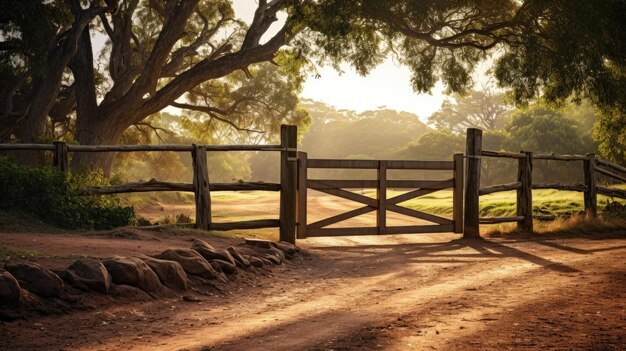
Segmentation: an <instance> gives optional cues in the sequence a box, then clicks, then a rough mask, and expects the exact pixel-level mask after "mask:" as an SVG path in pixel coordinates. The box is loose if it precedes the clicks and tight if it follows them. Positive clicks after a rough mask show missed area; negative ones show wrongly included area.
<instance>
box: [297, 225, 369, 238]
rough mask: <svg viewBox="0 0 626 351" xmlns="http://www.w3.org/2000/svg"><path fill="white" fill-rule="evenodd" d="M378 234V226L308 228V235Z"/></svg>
mask: <svg viewBox="0 0 626 351" xmlns="http://www.w3.org/2000/svg"><path fill="white" fill-rule="evenodd" d="M377 234H378V228H377V227H350V228H321V229H308V230H307V237H318V236H349V235H377Z"/></svg>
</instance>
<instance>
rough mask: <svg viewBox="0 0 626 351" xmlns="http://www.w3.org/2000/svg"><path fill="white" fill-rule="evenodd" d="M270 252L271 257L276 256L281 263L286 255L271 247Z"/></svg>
mask: <svg viewBox="0 0 626 351" xmlns="http://www.w3.org/2000/svg"><path fill="white" fill-rule="evenodd" d="M270 251H271V255H274V256H277V257H278V258H280V260H281V262H282V261H284V260H285V256H286V255H287V254H286V253H284V252H283V251H282V250H279V249H277V248H275V247H272V248H271V249H270ZM289 257H291V256H289Z"/></svg>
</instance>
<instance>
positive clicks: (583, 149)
mask: <svg viewBox="0 0 626 351" xmlns="http://www.w3.org/2000/svg"><path fill="white" fill-rule="evenodd" d="M505 130H506V132H507V133H508V135H509V140H508V146H509V150H515V151H517V150H528V151H533V152H537V153H549V152H554V153H561V154H585V153H587V152H589V151H590V150H592V149H593V146H592V145H593V144H592V142H591V140H589V139H587V140H585V139H584V138H583V136H582V135H581V133H580V132H579V130H578V129H577V128H576V124H575V122H574V121H573V120H571V119H569V118H566V117H565V116H564V115H563V114H562V113H561V112H559V111H555V110H553V109H549V108H547V107H543V106H533V107H530V108H528V109H524V110H519V111H517V112H515V113H513V114H512V115H511V118H510V120H509V121H508V123H507V124H506V127H505Z"/></svg>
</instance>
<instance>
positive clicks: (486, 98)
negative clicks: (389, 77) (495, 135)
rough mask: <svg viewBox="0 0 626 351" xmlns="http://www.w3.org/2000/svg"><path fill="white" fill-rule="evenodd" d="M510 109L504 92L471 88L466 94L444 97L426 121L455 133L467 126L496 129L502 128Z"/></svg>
mask: <svg viewBox="0 0 626 351" xmlns="http://www.w3.org/2000/svg"><path fill="white" fill-rule="evenodd" d="M510 110H511V106H510V105H508V104H507V103H506V102H505V101H504V94H502V93H493V92H490V91H478V90H473V91H471V92H470V93H469V94H468V95H466V96H459V95H456V96H454V98H453V99H446V100H445V101H444V102H443V104H442V105H441V109H439V111H437V112H435V113H433V114H432V115H431V116H430V117H428V122H429V123H430V124H432V125H433V126H435V128H437V129H445V130H449V131H451V132H457V133H463V132H465V130H466V129H467V128H480V129H483V130H496V129H502V127H503V126H504V123H505V122H506V118H507V116H508V113H509V112H510Z"/></svg>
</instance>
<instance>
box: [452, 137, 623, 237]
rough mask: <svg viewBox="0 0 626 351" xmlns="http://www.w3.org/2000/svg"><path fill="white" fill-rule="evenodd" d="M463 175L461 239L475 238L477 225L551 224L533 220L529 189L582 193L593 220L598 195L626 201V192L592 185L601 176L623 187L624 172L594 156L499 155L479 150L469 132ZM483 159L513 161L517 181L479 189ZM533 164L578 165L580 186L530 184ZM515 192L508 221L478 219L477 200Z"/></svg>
mask: <svg viewBox="0 0 626 351" xmlns="http://www.w3.org/2000/svg"><path fill="white" fill-rule="evenodd" d="M466 142H467V150H466V158H467V174H466V185H465V220H464V237H470V238H471V237H477V236H479V225H480V224H493V223H506V222H517V225H518V228H519V229H521V230H524V231H528V232H532V230H533V219H539V220H552V219H555V217H554V216H545V215H534V216H533V211H532V210H533V209H532V203H533V194H532V190H533V189H556V190H567V191H578V192H582V193H584V208H585V212H586V213H587V215H589V216H596V215H597V212H598V194H601V195H607V196H613V197H618V198H622V199H626V190H622V189H617V188H611V187H606V186H600V185H597V183H596V176H597V175H603V176H606V177H609V178H612V179H617V180H619V181H622V182H625V183H626V168H624V167H622V166H619V165H616V164H614V163H611V162H608V161H605V160H602V159H600V158H598V157H596V155H595V154H586V155H556V154H533V153H532V152H530V151H521V152H519V153H515V152H501V151H489V150H482V131H481V130H480V129H475V128H470V129H468V130H467V140H466ZM484 157H497V158H510V159H516V160H517V161H518V163H517V181H516V182H514V183H510V184H499V185H492V186H488V187H484V188H481V187H480V161H481V159H482V158H484ZM533 160H551V161H557V162H558V161H579V162H581V164H582V170H583V174H584V183H583V184H580V183H572V184H560V183H558V182H553V183H533V179H532V169H533ZM510 190H516V191H517V198H516V204H517V209H516V215H515V216H509V217H482V218H481V217H480V216H479V197H480V196H481V195H487V194H493V193H497V192H502V191H510Z"/></svg>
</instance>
